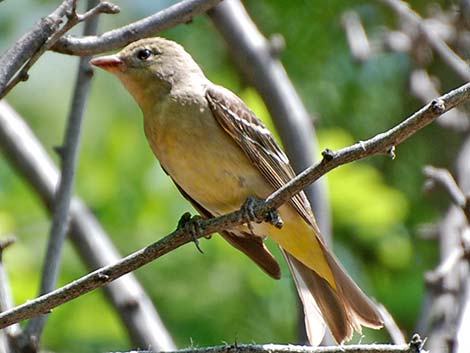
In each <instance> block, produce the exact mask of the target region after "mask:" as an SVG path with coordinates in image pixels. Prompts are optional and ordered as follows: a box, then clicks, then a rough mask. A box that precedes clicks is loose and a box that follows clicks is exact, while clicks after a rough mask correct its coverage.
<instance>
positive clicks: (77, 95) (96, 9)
mask: <svg viewBox="0 0 470 353" xmlns="http://www.w3.org/2000/svg"><path fill="white" fill-rule="evenodd" d="M87 4H88V11H87V12H86V13H85V14H84V15H78V14H76V13H75V12H74V13H73V14H74V15H73V16H74V17H75V18H76V20H75V21H77V22H79V21H82V20H86V19H87V18H90V17H91V16H94V15H96V14H98V13H100V12H101V11H103V9H105V11H112V9H113V7H112V5H110V4H109V3H106V2H99V0H88V2H87ZM69 22H72V20H70V21H69ZM64 27H66V26H64ZM97 29H98V17H92V18H90V19H89V20H88V21H86V22H85V28H84V30H83V34H84V35H92V34H95V33H96V31H97ZM89 60H90V57H87V56H85V57H82V58H80V61H79V64H78V72H77V79H76V82H75V89H74V94H73V98H72V104H71V107H70V113H69V117H68V120H67V126H66V131H65V137H64V143H63V146H61V147H60V151H61V153H60V157H61V159H62V165H61V173H60V179H59V186H58V189H57V192H56V194H55V200H54V206H53V212H52V213H53V215H52V226H51V230H50V235H49V241H48V244H47V251H46V256H45V262H44V267H43V271H42V276H41V288H40V290H39V295H42V294H45V293H47V292H50V291H51V290H53V289H54V288H55V286H56V283H57V278H58V276H59V269H60V262H61V258H62V249H63V244H64V241H65V236H66V234H67V231H68V225H69V218H68V215H69V209H70V200H71V198H72V195H73V186H74V183H75V174H76V168H77V160H78V151H79V144H80V133H81V127H82V120H83V115H84V111H85V106H86V103H87V100H88V93H89V91H90V84H91V78H92V74H93V71H92V69H91V68H90V65H89ZM46 319H47V316H46V315H42V316H37V317H35V318H33V319H32V320H31V321H29V322H28V325H27V326H26V328H25V330H24V339H23V340H21V341H23V343H24V344H27V345H31V344H33V343H34V344H38V342H39V340H40V337H41V334H42V330H43V328H44V325H45V323H46ZM33 340H34V342H33Z"/></svg>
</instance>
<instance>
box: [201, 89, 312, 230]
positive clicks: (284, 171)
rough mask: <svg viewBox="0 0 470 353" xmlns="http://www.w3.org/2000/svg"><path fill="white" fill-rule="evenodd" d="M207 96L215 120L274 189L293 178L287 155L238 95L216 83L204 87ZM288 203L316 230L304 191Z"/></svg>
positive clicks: (293, 174)
mask: <svg viewBox="0 0 470 353" xmlns="http://www.w3.org/2000/svg"><path fill="white" fill-rule="evenodd" d="M206 98H207V101H208V102H209V107H210V109H211V110H212V113H213V115H214V117H215V119H216V120H217V122H218V123H219V124H220V125H221V126H222V128H223V129H224V130H225V131H226V132H227V133H228V134H229V135H230V136H231V137H232V138H233V139H234V140H235V141H236V142H237V143H238V145H239V146H240V147H241V148H242V150H243V151H244V152H245V154H246V155H247V156H248V158H249V159H250V160H251V161H252V163H253V164H254V165H255V166H256V167H257V168H258V169H259V171H260V172H261V173H262V175H263V176H264V177H265V178H266V179H267V180H268V181H269V182H270V184H271V185H272V186H273V188H274V189H276V190H277V189H279V188H280V187H282V186H283V185H284V184H286V183H287V182H289V181H290V180H291V179H292V178H294V177H295V173H294V170H293V169H292V167H291V166H290V164H289V160H288V158H287V156H286V155H285V154H284V152H283V151H282V150H281V148H280V147H279V145H278V144H277V142H276V140H275V139H274V137H273V135H272V134H271V132H270V131H269V130H268V129H267V128H266V127H265V126H264V124H263V122H262V121H261V120H259V119H258V117H257V116H256V115H255V114H254V113H253V112H252V111H251V110H250V108H248V107H247V106H246V104H245V103H244V102H243V101H242V100H241V99H240V98H238V97H237V96H236V95H235V94H233V93H232V92H230V91H229V90H227V89H225V88H223V87H221V86H217V85H211V86H209V87H208V88H207V90H206ZM290 203H291V205H292V206H293V207H294V208H295V209H296V210H297V212H298V213H299V214H300V215H301V216H302V218H303V219H304V220H305V221H306V222H307V223H308V224H310V225H312V227H314V228H315V229H316V230H318V227H317V224H316V222H315V218H314V217H313V214H312V210H311V207H310V203H309V202H308V200H307V197H306V196H305V193H304V192H303V191H302V192H300V193H298V194H297V195H294V196H293V197H292V199H291V201H290ZM317 234H320V232H319V231H318V232H317Z"/></svg>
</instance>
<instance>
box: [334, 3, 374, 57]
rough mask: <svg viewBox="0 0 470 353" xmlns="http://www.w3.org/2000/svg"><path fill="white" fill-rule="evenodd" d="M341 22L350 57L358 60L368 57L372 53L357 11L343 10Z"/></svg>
mask: <svg viewBox="0 0 470 353" xmlns="http://www.w3.org/2000/svg"><path fill="white" fill-rule="evenodd" d="M341 24H342V25H343V28H344V31H345V33H346V39H347V40H348V45H349V51H350V52H351V55H352V57H353V58H354V59H356V60H357V61H359V62H363V61H366V60H367V59H369V58H370V57H371V54H372V48H371V45H370V43H369V39H368V38H367V34H366V31H365V30H364V26H363V25H362V22H361V19H360V17H359V15H358V14H357V12H356V11H352V10H349V11H346V12H344V13H343V15H342V16H341Z"/></svg>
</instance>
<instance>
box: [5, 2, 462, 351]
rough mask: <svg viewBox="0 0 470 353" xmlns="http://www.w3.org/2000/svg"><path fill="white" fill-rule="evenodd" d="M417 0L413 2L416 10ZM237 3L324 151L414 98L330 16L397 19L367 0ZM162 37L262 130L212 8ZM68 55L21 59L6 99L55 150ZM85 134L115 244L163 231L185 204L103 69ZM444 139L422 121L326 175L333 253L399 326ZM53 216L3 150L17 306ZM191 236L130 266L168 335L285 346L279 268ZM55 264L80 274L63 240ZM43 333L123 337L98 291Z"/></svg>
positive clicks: (291, 312) (371, 130)
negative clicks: (280, 66) (360, 53)
mask: <svg viewBox="0 0 470 353" xmlns="http://www.w3.org/2000/svg"><path fill="white" fill-rule="evenodd" d="M13 3H16V2H13V1H11V2H8V1H6V2H4V3H2V5H1V6H2V11H3V12H1V13H0V30H1V31H2V34H3V33H6V34H5V36H3V35H2V38H0V47H1V48H7V47H8V45H11V43H12V42H13V40H14V38H16V37H18V36H19V35H20V34H21V33H23V32H24V31H25V30H26V28H27V27H29V26H30V25H31V24H32V23H34V21H33V20H34V19H36V17H35V16H32V15H31V16H32V18H31V19H28V20H31V21H30V22H28V21H26V20H25V21H24V22H22V23H21V24H19V25H18V24H16V22H14V21H12V18H13V17H15V16H16V15H17V14H18V11H19V9H21V8H22V12H23V11H24V12H25V13H29V12H30V9H29V8H28V7H26V6H27V5H28V6H29V2H26V1H22V2H21V6H17V5H16V4H15V5H13ZM152 3H153V2H143V1H140V2H135V4H134V2H127V3H123V4H122V6H123V12H122V13H121V14H120V15H119V16H112V17H110V16H107V17H106V18H105V19H104V20H103V22H104V25H103V30H106V29H111V28H113V27H116V26H120V25H123V24H126V23H128V22H131V21H134V20H136V19H137V18H139V17H141V16H145V15H147V14H149V13H150V7H152V11H154V10H156V9H155V6H156V5H155V4H153V5H152ZM424 3H425V2H424V1H421V2H416V3H414V4H413V6H416V7H417V8H418V9H419V8H420V7H419V6H420V4H424ZM246 5H247V7H248V9H249V11H250V13H251V14H252V15H253V17H254V20H255V21H256V23H257V24H258V25H259V27H260V28H261V29H262V31H263V32H264V33H265V34H266V35H268V36H269V35H270V34H272V33H276V32H279V33H281V34H283V35H284V36H285V39H286V43H287V46H286V50H285V52H284V53H283V55H282V61H283V63H284V64H285V67H286V70H287V72H288V73H289V75H290V76H291V78H292V80H293V81H294V84H295V86H296V87H297V88H298V90H299V93H300V95H301V96H302V97H303V100H304V102H305V104H306V106H307V107H308V109H309V111H311V112H312V115H315V116H316V117H317V120H316V124H317V126H318V128H319V139H320V143H321V145H322V146H324V147H329V148H332V149H337V148H341V147H344V146H347V145H349V144H351V143H353V142H355V141H357V140H360V139H367V138H369V137H370V136H372V135H374V134H376V133H379V132H381V131H384V130H386V129H387V128H389V127H391V126H392V125H393V124H395V123H397V122H398V121H399V120H400V119H402V118H403V117H405V116H406V115H407V114H410V113H411V112H413V111H414V110H416V109H417V108H418V107H419V104H418V103H417V102H415V101H413V100H411V99H410V98H409V94H408V92H407V89H406V85H407V82H406V80H407V74H408V73H409V70H410V68H411V65H412V63H411V62H410V61H409V59H408V58H406V57H405V56H402V55H394V54H382V55H380V56H378V57H376V58H374V59H372V60H371V61H370V62H368V63H366V64H363V65H359V64H357V63H355V62H353V60H352V59H351V58H350V54H349V51H348V47H347V44H346V41H345V36H344V33H343V31H342V29H341V25H340V18H341V14H342V12H343V11H344V10H346V9H350V8H355V9H356V10H358V11H359V13H360V14H361V16H362V17H363V19H364V23H365V25H366V27H367V30H368V31H369V30H370V31H371V35H372V36H378V35H379V33H376V32H375V31H376V28H377V26H378V25H381V24H384V23H386V24H391V23H393V16H392V14H390V13H388V12H387V11H384V9H383V8H382V7H380V6H378V5H377V4H376V3H375V2H366V1H340V0H335V1H324V2H321V1H320V2H313V1H300V0H295V1H281V0H279V1H266V0H263V1H259V0H256V1H255V0H253V1H247V2H246ZM50 6H51V4H50V2H49V3H48V2H43V3H42V5H40V4H36V5H35V8H36V7H38V8H40V9H41V10H42V11H41V12H40V13H41V14H46V13H47V11H48V10H49V9H50ZM159 6H163V4H159ZM15 7H16V8H18V9H16V10H15ZM32 13H33V12H31V14H32ZM18 16H19V15H18ZM163 35H165V36H167V37H169V38H172V39H176V40H177V41H179V42H181V43H182V44H183V45H185V46H186V47H187V49H188V51H190V52H191V53H192V54H193V56H194V57H195V58H196V60H197V61H198V62H199V63H201V66H202V67H203V68H204V70H205V71H206V73H207V75H208V76H209V77H210V78H211V79H212V80H214V81H215V82H217V83H220V84H223V85H224V86H227V87H229V88H231V89H232V90H234V91H236V92H237V93H238V94H239V95H240V96H241V97H242V98H243V99H244V100H245V101H246V102H247V103H248V105H249V106H250V107H251V108H252V109H253V110H254V111H255V112H256V113H257V114H258V115H259V116H260V118H262V119H263V120H264V121H265V122H266V124H267V125H268V126H270V128H272V129H273V126H272V124H271V122H270V120H269V114H268V112H267V110H266V108H265V107H264V104H263V103H262V101H261V99H260V98H259V96H258V95H257V94H256V92H255V91H254V90H253V89H251V88H249V87H246V86H245V83H244V81H243V79H242V78H241V77H240V76H239V74H238V73H237V71H236V70H235V69H234V67H233V66H232V62H231V60H230V56H229V54H228V52H227V50H226V48H225V45H224V44H223V42H222V40H221V39H220V36H219V35H218V34H217V33H216V32H215V31H214V29H213V26H212V25H211V23H210V22H209V21H208V19H207V18H205V17H199V18H196V19H195V20H194V21H193V23H191V24H190V25H184V26H178V27H177V28H174V29H171V30H170V31H168V32H166V33H163ZM76 62H77V60H76V59H75V58H70V57H67V56H61V55H58V54H47V57H45V58H42V59H41V60H40V61H39V62H38V64H37V65H36V66H35V67H34V69H33V70H32V72H31V78H30V80H29V81H28V82H26V83H22V84H20V85H19V86H18V87H17V88H16V89H15V90H14V91H13V93H12V94H11V95H10V96H9V101H10V103H12V104H13V105H14V106H15V108H16V109H18V110H19V112H20V113H21V114H23V116H24V117H25V118H26V119H27V121H28V123H29V124H30V125H31V127H32V128H33V130H34V131H35V133H36V134H37V135H38V136H39V138H40V139H41V141H42V142H43V143H44V144H45V146H46V148H47V149H48V151H49V152H50V153H51V155H53V147H54V146H57V145H60V143H61V140H62V137H61V136H62V133H63V126H64V121H65V117H66V114H67V111H68V104H69V101H70V94H71V89H72V85H73V80H74V73H75V70H76V69H75V64H76ZM37 92H41V94H40V95H39V94H37ZM82 139H83V140H82V148H81V153H80V164H79V169H78V175H77V185H76V192H77V194H78V195H80V196H81V197H82V198H83V199H84V200H85V201H86V203H87V204H88V205H89V206H90V207H91V209H92V210H93V212H94V213H95V215H96V216H97V217H98V219H99V220H100V222H102V224H103V225H104V227H105V229H106V230H107V231H108V232H109V234H111V236H112V238H113V240H114V241H115V242H116V244H117V246H118V248H119V249H120V250H121V251H122V253H124V254H127V253H130V252H132V251H134V250H136V249H138V248H140V247H143V246H145V245H147V244H149V243H150V242H153V241H155V240H157V239H158V238H159V237H161V236H164V235H166V234H167V233H169V232H170V231H171V230H173V229H174V227H175V225H176V224H177V221H178V219H179V217H180V216H181V214H183V212H185V211H187V210H191V207H190V206H189V204H188V203H187V202H186V201H185V200H184V199H183V198H182V197H181V196H180V195H179V194H178V193H177V191H176V189H175V187H174V186H173V185H172V183H171V181H170V180H169V178H168V177H167V176H166V175H165V174H164V173H163V172H162V171H161V169H160V167H159V166H158V163H157V162H156V161H155V159H154V157H153V155H152V153H151V152H150V150H149V148H148V145H147V142H146V140H145V137H144V134H143V129H142V119H141V113H140V111H139V110H138V108H137V106H136V104H135V103H134V102H133V100H132V99H131V97H130V96H129V95H128V94H127V92H125V91H124V89H123V88H122V87H121V85H120V84H119V83H118V82H117V80H116V79H115V78H113V77H110V75H107V74H105V73H103V72H98V73H96V77H95V80H94V84H93V89H92V92H91V98H90V102H89V106H88V108H87V112H86V120H85V126H84V130H83V137H82ZM431 139H432V140H431ZM430 140H431V141H433V146H430V144H429V141H430ZM441 141H445V143H446V146H448V147H447V149H446V150H444V149H443V148H442V145H441ZM455 146H457V141H455V142H449V138H448V136H446V135H445V133H442V132H440V131H438V129H433V128H432V127H431V128H428V129H427V130H425V131H423V132H420V133H419V134H418V135H417V136H416V137H414V138H413V139H412V140H411V141H409V142H407V143H406V144H404V145H403V146H399V148H398V150H397V154H398V156H397V159H396V160H395V161H392V160H390V159H389V158H387V157H375V158H374V159H371V160H367V161H364V162H360V163H354V164H350V165H347V166H343V167H341V168H339V169H337V170H335V171H333V172H331V173H329V174H328V183H329V191H330V198H331V205H332V212H333V218H334V238H335V250H336V253H337V254H338V256H339V257H340V258H341V260H342V262H343V263H344V265H345V266H346V267H347V268H348V270H349V272H350V273H351V275H352V276H353V277H354V278H356V279H357V280H358V282H359V283H360V284H361V286H362V287H364V288H365V289H366V291H367V292H368V293H370V294H372V295H373V296H375V297H376V298H377V299H378V300H379V301H381V302H383V303H384V304H385V305H386V306H387V307H388V309H389V310H390V311H391V312H392V314H393V315H394V316H395V317H396V318H397V320H398V323H399V325H400V326H401V327H403V328H405V329H406V330H407V332H408V333H409V332H411V330H412V328H413V326H414V325H415V320H416V318H417V316H418V312H419V309H420V303H421V302H422V292H423V289H422V286H423V285H422V283H423V271H424V270H425V269H429V268H430V267H431V266H432V264H433V263H434V262H435V261H436V248H435V246H434V244H429V243H425V242H423V241H422V240H419V239H418V238H417V234H416V228H417V226H418V225H419V224H421V223H422V222H432V221H434V220H436V219H437V217H438V216H439V213H440V212H441V211H442V209H443V208H444V207H445V205H444V204H443V203H442V202H440V203H439V202H429V200H428V199H426V198H425V196H423V194H422V192H421V186H422V182H423V177H422V175H421V168H422V166H423V165H424V164H425V163H438V164H440V165H444V166H447V165H449V164H451V163H452V158H453V157H452V156H453V155H455ZM430 151H431V152H430ZM433 201H435V200H433ZM437 201H439V200H437ZM192 212H194V211H192ZM49 227H50V221H49V218H48V216H47V214H46V212H45V211H44V210H43V209H42V207H41V205H40V203H39V201H38V199H37V198H36V197H35V196H34V194H33V193H32V192H31V190H30V188H29V187H28V186H27V185H25V183H23V181H22V180H20V179H19V178H18V177H17V175H16V174H15V173H14V171H13V170H12V169H11V168H10V167H9V166H8V165H7V163H6V161H5V160H4V159H0V236H4V235H6V234H10V233H14V234H16V236H17V237H18V242H17V244H15V245H14V246H13V247H12V248H11V249H8V251H7V252H6V255H5V258H4V261H5V264H6V266H7V268H8V272H9V275H10V279H11V284H12V288H13V293H14V297H15V302H16V303H22V302H24V301H25V300H27V299H31V298H33V297H34V296H35V295H36V292H37V287H38V281H39V269H40V268H41V265H42V257H43V256H44V255H43V253H44V252H43V249H44V247H45V243H46V239H47V234H48V231H49ZM271 246H272V244H271ZM202 247H203V249H204V252H205V254H204V255H200V254H199V253H198V252H197V251H196V250H195V248H194V246H193V245H187V246H185V247H183V248H182V249H179V250H177V251H175V252H173V253H171V254H170V255H167V256H165V257H163V258H161V259H159V260H158V261H156V262H155V263H152V264H150V265H148V266H146V267H145V268H142V269H140V270H139V271H137V276H138V277H139V278H140V279H141V281H142V282H143V285H144V287H145V288H146V290H148V292H149V293H150V295H151V297H152V298H153V300H154V301H155V303H156V306H157V308H158V310H159V312H160V314H161V316H162V318H163V321H164V322H165V324H166V325H167V327H168V328H169V330H170V332H171V334H172V335H173V337H174V338H175V340H176V342H177V344H178V345H179V346H188V345H190V344H194V345H196V346H204V345H209V344H220V343H222V342H229V343H230V342H234V341H237V342H258V343H264V342H285V343H289V342H291V343H292V342H296V322H297V319H296V314H297V307H296V296H295V293H294V291H293V287H292V284H291V282H290V279H289V277H288V275H287V273H288V271H287V269H286V268H284V271H283V273H284V275H283V277H282V279H281V280H280V281H273V280H271V279H270V278H268V277H267V276H266V275H265V274H264V273H262V272H261V271H260V270H259V269H258V268H257V267H256V266H255V265H253V264H252V263H251V262H250V260H248V259H247V258H246V257H244V256H242V255H241V254H240V253H239V252H237V251H236V250H234V249H233V248H232V247H230V246H229V245H228V244H226V243H225V242H224V241H223V240H222V239H220V237H219V236H217V235H215V236H213V238H212V239H211V240H208V241H206V240H204V241H202ZM272 248H273V250H274V251H276V253H277V257H278V258H279V259H281V260H282V256H281V255H280V254H279V252H278V251H277V250H276V249H275V247H273V246H272ZM63 263H64V266H63V269H62V271H61V283H66V282H68V281H70V280H73V279H75V278H77V277H79V276H81V275H83V274H85V273H86V272H87V270H86V269H85V268H84V267H83V265H81V263H80V261H79V260H78V259H77V258H76V256H75V255H74V251H73V250H72V249H71V248H69V247H67V249H66V251H65V254H64V260H63ZM283 266H284V267H285V264H283ZM358 339H359V338H358ZM375 340H382V341H384V340H387V338H386V336H385V335H384V334H383V333H376V332H371V331H367V333H366V337H365V338H364V339H363V340H362V341H363V342H364V341H375ZM44 344H45V347H46V348H47V349H51V350H54V351H67V352H97V351H107V350H109V351H110V350H126V349H129V348H130V347H131V344H130V342H129V341H128V339H127V336H126V334H125V330H124V328H123V327H122V325H121V323H120V322H119V320H118V318H117V316H116V314H115V313H114V312H113V311H112V309H111V308H110V306H109V305H108V304H107V303H106V300H105V298H104V297H103V295H102V293H101V292H95V293H91V294H88V295H86V296H84V297H82V298H80V299H77V300H75V301H74V302H71V303H69V304H66V305H64V306H63V307H61V308H58V309H57V310H55V311H54V313H53V315H52V316H51V318H50V320H49V322H48V325H47V326H46V333H45V337H44ZM141 348H145V347H141Z"/></svg>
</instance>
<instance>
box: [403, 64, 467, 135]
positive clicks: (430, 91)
mask: <svg viewBox="0 0 470 353" xmlns="http://www.w3.org/2000/svg"><path fill="white" fill-rule="evenodd" d="M410 90H411V93H412V94H413V95H414V96H415V97H417V98H418V99H420V100H421V102H423V103H426V102H429V101H430V100H431V99H432V98H433V97H436V96H438V95H439V92H438V90H437V88H436V82H435V80H432V79H431V77H430V76H429V75H428V73H427V72H426V71H425V70H423V69H416V70H414V71H413V72H412V73H411V76H410ZM437 123H438V124H440V125H441V126H443V127H446V128H450V129H452V130H454V131H456V132H465V131H468V130H469V129H470V119H469V118H468V116H467V114H465V113H464V112H463V111H461V110H460V109H453V110H451V111H450V112H447V113H446V114H444V115H442V116H441V117H439V119H437Z"/></svg>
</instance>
